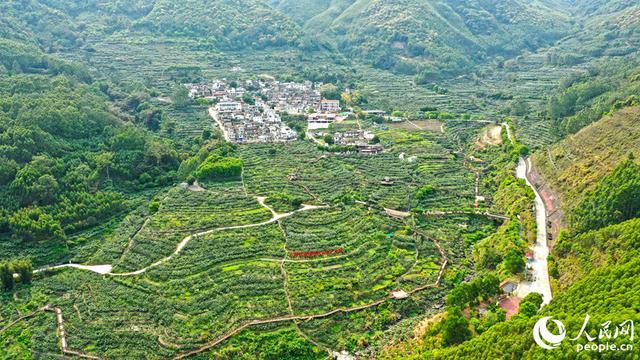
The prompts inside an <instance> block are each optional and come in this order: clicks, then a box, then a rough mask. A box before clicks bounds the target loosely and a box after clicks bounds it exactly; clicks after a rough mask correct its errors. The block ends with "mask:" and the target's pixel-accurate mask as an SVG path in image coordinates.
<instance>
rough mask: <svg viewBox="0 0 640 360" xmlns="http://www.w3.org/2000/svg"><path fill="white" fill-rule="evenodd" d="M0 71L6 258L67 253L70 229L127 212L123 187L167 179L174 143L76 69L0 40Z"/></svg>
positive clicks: (0, 214) (1, 217)
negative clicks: (133, 119)
mask: <svg viewBox="0 0 640 360" xmlns="http://www.w3.org/2000/svg"><path fill="white" fill-rule="evenodd" d="M0 70H3V71H0V84H1V86H0V170H1V171H0V173H1V174H2V175H1V176H0V194H2V199H3V200H2V203H1V204H0V233H1V234H2V237H3V238H4V240H3V241H2V246H1V248H2V255H3V257H5V256H6V257H8V258H10V257H11V255H12V254H14V253H19V252H20V248H30V247H33V248H37V247H38V246H41V247H42V248H43V249H50V248H63V249H64V244H65V241H66V240H67V238H68V235H71V234H73V233H75V232H77V231H79V230H82V229H86V228H90V227H94V226H96V225H97V224H99V223H100V222H103V221H106V220H108V219H109V218H111V217H113V216H115V215H117V214H119V213H121V212H122V211H124V210H127V209H129V206H130V205H129V204H127V202H126V200H127V196H126V195H125V193H130V192H131V191H133V190H140V189H144V188H147V187H156V186H160V185H165V184H167V183H170V182H172V181H173V174H174V171H175V170H176V169H177V166H178V164H179V157H178V153H177V152H176V150H175V148H174V146H173V145H172V143H171V142H169V141H167V140H165V139H161V138H159V137H157V136H153V135H151V134H150V133H148V132H147V131H146V130H144V129H141V128H138V127H137V126H134V125H133V124H132V123H130V122H129V121H128V118H127V117H126V116H124V114H122V113H121V112H120V111H119V110H118V109H117V107H116V106H115V105H114V104H113V103H112V100H113V99H114V98H115V97H117V96H118V95H117V93H116V92H115V91H113V90H111V91H110V90H109V88H108V86H106V85H104V84H102V85H100V84H97V83H92V81H91V79H90V77H89V76H88V74H87V71H86V70H85V69H83V67H82V66H81V65H78V64H72V63H68V62H65V61H62V60H57V59H55V58H51V57H50V56H47V55H44V54H42V53H41V52H39V50H38V49H37V48H35V47H30V46H25V45H20V44H17V43H13V42H11V41H6V40H0ZM7 238H9V239H10V240H11V241H8V240H7ZM39 242H43V243H42V244H41V245H38V244H39ZM67 255H68V254H66V251H65V250H62V251H61V253H58V254H57V255H56V256H54V257H53V258H52V259H48V261H52V262H58V261H60V260H62V259H64V258H65V257H66V256H67ZM37 261H46V260H45V259H39V260H37Z"/></svg>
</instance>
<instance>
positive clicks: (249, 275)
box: [146, 259, 289, 349]
mask: <svg viewBox="0 0 640 360" xmlns="http://www.w3.org/2000/svg"><path fill="white" fill-rule="evenodd" d="M171 265H172V264H171V262H170V263H168V268H166V269H164V268H160V269H158V270H157V272H156V273H154V274H151V275H150V276H149V278H148V280H146V281H147V284H146V286H148V287H150V288H152V289H154V290H155V291H156V292H157V293H158V294H159V295H160V296H162V297H165V298H167V299H168V300H169V301H170V302H171V303H172V304H173V307H174V309H175V311H174V313H175V314H176V315H175V316H174V317H173V319H172V322H171V329H173V330H174V331H175V336H174V337H173V338H172V340H171V341H172V342H173V343H174V344H177V345H179V346H181V347H183V348H184V349H190V348H195V347H198V346H200V345H202V343H203V342H205V341H208V340H211V339H215V338H217V337H219V336H221V335H223V334H224V333H225V332H227V331H230V330H233V329H236V328H238V327H240V326H242V325H244V324H245V323H247V322H249V321H251V320H256V319H269V318H273V317H279V316H286V315H288V314H289V310H288V305H287V300H286V294H285V291H284V286H283V284H284V275H283V273H282V269H281V267H280V263H279V262H274V261H262V260H246V259H240V260H237V261H231V262H224V263H219V264H217V265H212V266H209V267H201V268H199V269H197V270H198V271H200V272H197V273H194V274H190V275H188V276H184V277H181V276H175V275H174V274H173V273H172V268H171ZM181 270H184V267H182V268H178V269H177V274H179V271H181ZM165 276H167V277H168V278H167V279H166V280H164V277H165Z"/></svg>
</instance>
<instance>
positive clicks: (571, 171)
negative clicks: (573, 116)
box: [534, 106, 640, 207]
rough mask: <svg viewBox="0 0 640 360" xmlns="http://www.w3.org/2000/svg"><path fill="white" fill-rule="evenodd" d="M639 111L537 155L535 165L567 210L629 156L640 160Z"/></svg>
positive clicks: (625, 112) (631, 110)
mask: <svg viewBox="0 0 640 360" xmlns="http://www.w3.org/2000/svg"><path fill="white" fill-rule="evenodd" d="M638 138H640V108H639V107H637V106H635V107H628V108H624V109H621V110H618V111H615V112H614V113H613V114H611V115H607V116H605V117H604V118H603V119H602V120H600V121H598V122H596V123H594V124H592V125H589V126H587V127H585V128H584V129H582V130H580V131H579V132H578V133H576V134H574V135H571V136H568V137H567V138H566V139H565V140H562V141H561V142H560V143H558V144H557V145H554V146H552V147H550V148H549V149H548V150H545V151H541V152H539V153H537V154H536V155H535V157H534V160H535V163H536V165H537V166H538V167H539V168H540V170H541V171H542V173H543V175H544V178H545V180H546V181H548V182H549V184H550V185H551V187H552V188H553V189H555V190H557V191H558V192H559V193H560V195H561V199H562V200H563V203H564V204H565V205H566V206H567V207H573V206H575V205H576V204H577V203H578V202H579V201H580V200H581V199H582V198H583V197H584V196H585V195H586V194H587V193H588V192H589V191H590V190H593V189H594V188H595V187H596V185H597V184H598V181H599V180H600V179H602V178H604V177H605V176H606V175H607V174H609V173H611V172H612V171H613V170H614V169H615V168H616V167H617V166H618V165H619V164H620V163H621V162H622V161H624V160H626V159H627V157H628V156H629V154H630V153H631V154H634V155H635V156H636V157H638V156H640V143H638Z"/></svg>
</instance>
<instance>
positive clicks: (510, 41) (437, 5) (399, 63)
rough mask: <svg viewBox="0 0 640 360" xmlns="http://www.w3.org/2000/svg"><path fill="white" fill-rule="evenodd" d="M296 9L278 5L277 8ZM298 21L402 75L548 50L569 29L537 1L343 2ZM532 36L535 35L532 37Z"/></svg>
mask: <svg viewBox="0 0 640 360" xmlns="http://www.w3.org/2000/svg"><path fill="white" fill-rule="evenodd" d="M294 3H295V2H292V1H286V0H283V1H280V2H278V3H277V4H276V6H278V7H279V8H280V9H287V8H290V7H292V6H293V5H292V4H294ZM324 4H325V6H323V7H322V8H324V9H325V10H324V11H322V12H320V13H317V14H316V15H315V16H314V14H315V13H316V12H317V9H316V8H313V9H309V12H308V13H305V14H303V15H299V16H300V17H301V18H302V19H305V18H308V19H309V20H308V21H307V22H306V23H305V29H306V30H307V32H308V33H311V34H317V33H318V32H321V33H322V35H323V39H324V40H325V41H327V42H330V43H332V44H334V45H335V46H336V47H337V48H338V49H340V50H341V51H342V52H344V53H345V54H347V55H349V56H352V57H355V58H356V59H359V60H364V61H366V62H369V63H373V64H374V65H375V66H376V67H379V68H383V69H393V70H395V71H398V72H403V73H417V72H421V71H427V72H429V73H430V74H434V75H435V74H436V72H442V71H449V72H455V71H457V70H460V69H462V68H464V67H466V66H469V65H472V64H474V63H475V62H478V61H481V60H483V59H484V58H485V57H487V56H493V55H507V56H511V55H515V54H518V53H519V52H521V51H522V50H523V49H530V50H531V49H535V48H538V47H540V46H543V45H546V44H549V43H550V42H552V41H553V40H555V39H557V38H559V37H560V36H561V35H563V34H564V33H565V31H567V30H568V29H569V25H568V24H567V23H568V21H567V20H568V18H567V17H566V14H565V13H563V12H561V11H560V10H558V9H556V8H551V7H549V6H547V5H545V4H543V3H542V2H529V1H512V2H501V1H476V0H465V1H452V0H438V1H415V0H400V1H394V2H388V1H381V0H357V1H353V0H342V1H332V2H331V3H330V4H328V5H327V4H326V3H324ZM533 34H535V35H533ZM443 62H445V63H446V66H443V64H442V63H443Z"/></svg>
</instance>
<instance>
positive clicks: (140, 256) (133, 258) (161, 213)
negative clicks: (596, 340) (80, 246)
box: [117, 186, 271, 271]
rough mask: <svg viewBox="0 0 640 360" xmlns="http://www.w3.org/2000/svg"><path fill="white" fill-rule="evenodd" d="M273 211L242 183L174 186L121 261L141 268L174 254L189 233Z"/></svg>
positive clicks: (266, 216)
mask: <svg viewBox="0 0 640 360" xmlns="http://www.w3.org/2000/svg"><path fill="white" fill-rule="evenodd" d="M270 218H271V213H270V212H269V210H267V209H266V208H264V207H262V206H261V205H260V204H259V203H258V201H257V200H256V199H254V198H251V197H248V196H245V195H244V194H243V193H242V189H241V187H239V186H233V187H231V188H225V187H221V188H217V189H215V191H213V190H212V191H203V192H193V191H188V190H184V189H180V188H176V189H172V190H171V191H170V192H169V194H168V195H167V196H166V197H165V198H164V199H163V200H162V201H161V203H160V206H159V209H158V212H157V213H155V214H154V215H152V216H151V217H150V218H149V220H148V222H147V223H146V224H145V226H143V227H142V228H141V230H140V231H139V232H138V233H137V234H136V236H134V237H133V238H132V239H131V242H130V244H129V246H128V247H127V249H126V250H125V252H124V254H123V256H122V258H121V259H120V261H119V262H118V263H117V265H118V267H120V268H121V269H123V270H128V271H132V270H137V269H141V268H143V267H145V266H148V265H150V264H151V263H153V262H155V261H157V260H159V259H161V258H163V257H165V256H168V255H170V254H171V253H172V252H173V251H174V250H175V249H176V246H177V244H178V243H179V242H180V241H181V240H182V239H183V238H185V237H186V236H189V235H192V234H194V233H197V232H202V231H205V230H210V229H214V228H218V227H223V226H235V225H245V224H251V223H259V222H262V221H266V220H268V219H270Z"/></svg>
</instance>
